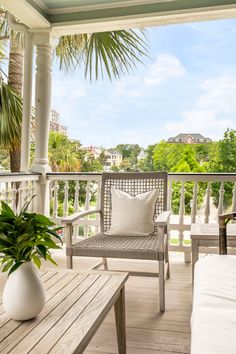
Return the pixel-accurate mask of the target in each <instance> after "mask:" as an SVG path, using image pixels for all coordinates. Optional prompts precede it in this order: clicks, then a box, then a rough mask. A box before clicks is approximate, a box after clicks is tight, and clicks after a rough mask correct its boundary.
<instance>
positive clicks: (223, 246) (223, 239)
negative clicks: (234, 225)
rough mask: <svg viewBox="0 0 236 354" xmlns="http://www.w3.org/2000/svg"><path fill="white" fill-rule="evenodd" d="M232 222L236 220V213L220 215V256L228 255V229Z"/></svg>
mask: <svg viewBox="0 0 236 354" xmlns="http://www.w3.org/2000/svg"><path fill="white" fill-rule="evenodd" d="M230 220H236V212H235V211H234V212H232V213H227V214H221V215H219V254H227V233H226V227H227V224H228V222H229V221H230Z"/></svg>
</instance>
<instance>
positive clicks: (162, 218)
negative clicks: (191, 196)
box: [154, 211, 171, 226]
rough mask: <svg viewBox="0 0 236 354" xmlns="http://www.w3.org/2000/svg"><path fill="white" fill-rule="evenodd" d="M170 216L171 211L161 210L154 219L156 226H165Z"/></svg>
mask: <svg viewBox="0 0 236 354" xmlns="http://www.w3.org/2000/svg"><path fill="white" fill-rule="evenodd" d="M170 216H171V211H163V212H162V213H161V214H159V215H158V216H157V217H156V219H155V220H154V224H155V225H156V226H166V225H168V223H169V220H170Z"/></svg>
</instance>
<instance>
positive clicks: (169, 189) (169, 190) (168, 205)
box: [167, 181, 173, 211]
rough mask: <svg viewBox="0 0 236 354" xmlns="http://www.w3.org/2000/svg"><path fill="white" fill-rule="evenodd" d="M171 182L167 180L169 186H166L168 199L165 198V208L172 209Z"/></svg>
mask: <svg viewBox="0 0 236 354" xmlns="http://www.w3.org/2000/svg"><path fill="white" fill-rule="evenodd" d="M172 193H173V189H172V182H171V181H170V182H169V187H168V199H167V210H169V211H172Z"/></svg>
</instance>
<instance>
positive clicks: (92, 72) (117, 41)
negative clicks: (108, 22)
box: [56, 30, 148, 80]
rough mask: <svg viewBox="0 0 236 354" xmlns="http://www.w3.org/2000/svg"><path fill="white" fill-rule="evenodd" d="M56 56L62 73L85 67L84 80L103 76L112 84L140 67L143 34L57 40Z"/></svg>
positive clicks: (127, 32)
mask: <svg viewBox="0 0 236 354" xmlns="http://www.w3.org/2000/svg"><path fill="white" fill-rule="evenodd" d="M56 56H57V57H58V58H59V62H60V68H61V69H64V70H65V71H69V70H70V69H71V68H74V69H75V68H76V67H77V66H78V65H79V66H84V74H85V77H89V79H90V80H92V79H94V78H95V79H96V80H97V79H98V78H99V76H101V77H102V78H103V77H104V76H105V74H106V75H107V76H108V78H109V79H110V80H111V79H112V78H113V77H114V78H118V77H120V76H121V74H124V73H127V72H129V71H131V70H132V69H133V68H135V67H136V64H137V63H142V59H141V57H142V56H148V46H147V44H146V37H145V35H144V33H143V32H142V31H140V32H138V31H136V30H121V31H113V32H101V33H92V34H90V35H87V34H84V35H76V36H64V37H61V38H60V39H59V42H58V46H57V48H56Z"/></svg>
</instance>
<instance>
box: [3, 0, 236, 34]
mask: <svg viewBox="0 0 236 354" xmlns="http://www.w3.org/2000/svg"><path fill="white" fill-rule="evenodd" d="M0 4H1V5H2V6H3V7H5V8H6V9H8V10H9V12H11V13H12V14H13V15H14V16H15V17H16V18H18V19H19V20H20V21H21V22H23V23H25V24H26V25H27V26H28V27H29V28H31V29H32V30H36V29H40V28H51V29H52V30H53V31H54V32H55V34H56V35H62V34H74V33H85V32H95V31H110V30H116V29H121V28H135V27H145V26H154V25H165V24H170V23H183V22H193V21H201V20H211V19H218V18H227V17H229V18H230V17H236V0H0Z"/></svg>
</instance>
